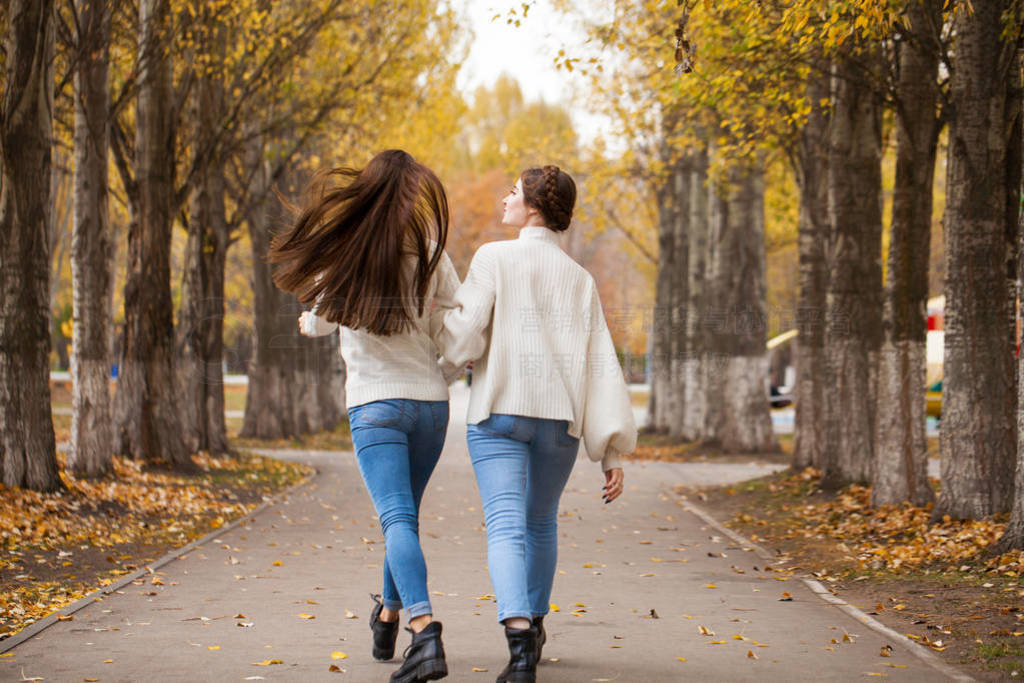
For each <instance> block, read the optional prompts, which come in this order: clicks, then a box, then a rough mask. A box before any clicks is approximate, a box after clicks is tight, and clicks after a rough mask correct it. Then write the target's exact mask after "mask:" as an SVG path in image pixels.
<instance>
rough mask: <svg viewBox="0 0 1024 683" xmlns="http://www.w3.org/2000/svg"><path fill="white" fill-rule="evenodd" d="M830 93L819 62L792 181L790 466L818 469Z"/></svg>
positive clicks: (821, 441) (821, 458) (821, 433)
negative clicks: (795, 273) (794, 289)
mask: <svg viewBox="0 0 1024 683" xmlns="http://www.w3.org/2000/svg"><path fill="white" fill-rule="evenodd" d="M830 94H831V83H830V78H829V76H828V75H827V73H825V64H824V63H821V64H819V65H818V68H817V70H815V71H813V72H812V74H811V78H810V81H809V82H808V85H807V99H808V101H809V102H810V103H811V113H810V115H809V116H808V119H807V123H806V124H804V128H803V131H802V132H801V134H800V141H799V143H798V153H797V169H796V172H797V173H796V175H797V182H798V185H799V186H800V218H799V225H798V228H797V232H798V238H797V239H798V245H799V246H798V249H799V261H800V295H799V300H798V303H797V312H796V322H797V330H798V335H797V338H796V340H795V342H796V346H795V348H794V356H795V364H796V387H795V399H796V400H795V403H796V408H795V413H796V414H795V419H794V429H793V468H794V469H797V470H802V469H804V468H805V467H818V468H820V467H821V466H822V463H823V462H824V459H825V456H824V453H825V432H824V422H825V387H826V380H825V294H826V290H827V288H828V262H827V259H826V249H825V246H826V240H827V238H828V234H829V227H828V139H829V119H830V115H829V111H828V107H827V104H826V105H823V104H822V101H823V100H824V101H825V102H828V101H829V100H830Z"/></svg>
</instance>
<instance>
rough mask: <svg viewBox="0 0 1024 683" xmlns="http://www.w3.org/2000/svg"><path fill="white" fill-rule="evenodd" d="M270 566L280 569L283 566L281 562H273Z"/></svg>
mask: <svg viewBox="0 0 1024 683" xmlns="http://www.w3.org/2000/svg"><path fill="white" fill-rule="evenodd" d="M272 564H273V565H274V566H275V567H282V566H284V562H282V561H281V560H274V561H273V563H272Z"/></svg>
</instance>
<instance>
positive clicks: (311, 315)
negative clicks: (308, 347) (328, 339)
mask: <svg viewBox="0 0 1024 683" xmlns="http://www.w3.org/2000/svg"><path fill="white" fill-rule="evenodd" d="M321 279H323V273H319V274H318V275H317V276H316V280H317V282H319V281H320V280H321ZM321 298H323V294H321V295H320V296H319V297H317V300H316V305H314V306H313V310H312V311H303V312H302V313H301V314H300V315H299V332H301V333H302V334H303V335H305V336H307V337H323V336H324V335H328V334H330V333H331V332H334V331H335V330H337V329H338V323H332V322H328V321H327V320H324V319H323V318H321V317H320V316H318V315H317V314H316V309H317V305H319V303H320V299H321Z"/></svg>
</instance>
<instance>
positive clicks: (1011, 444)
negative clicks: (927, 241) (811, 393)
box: [934, 0, 1020, 518]
mask: <svg viewBox="0 0 1024 683" xmlns="http://www.w3.org/2000/svg"><path fill="white" fill-rule="evenodd" d="M957 5H958V7H957V10H956V12H955V18H954V22H955V24H954V35H955V36H956V38H957V42H956V49H955V51H954V58H953V64H952V70H953V73H952V78H951V83H950V87H951V95H950V105H951V113H950V119H949V156H950V159H949V171H948V176H947V191H946V193H947V194H946V196H947V202H946V226H945V227H946V310H945V326H946V334H945V358H944V360H943V372H944V378H943V383H942V390H943V391H942V393H943V396H942V433H941V437H940V447H941V451H942V491H941V493H940V495H939V499H938V502H937V503H936V505H935V512H934V514H935V516H936V517H939V516H941V515H949V516H950V517H953V518H978V517H984V516H985V515H990V514H993V513H996V512H1002V511H1006V510H1009V509H1010V507H1011V503H1012V499H1013V472H1014V467H1015V460H1016V444H1017V435H1016V431H1015V428H1016V421H1015V419H1014V413H1015V410H1016V398H1017V397H1016V395H1015V392H1014V379H1013V377H1014V375H1013V373H1014V370H1015V367H1014V359H1013V347H1012V346H1011V345H1009V344H1008V343H1007V338H1006V337H1007V335H1006V331H1007V330H1008V329H1011V328H1010V325H1011V320H1012V312H1011V310H1010V306H1009V305H1008V298H1007V296H1006V282H1005V278H1006V262H1007V245H1006V239H1005V229H1006V223H1007V202H1006V197H1005V196H1004V194H1003V193H1004V190H1005V186H1004V185H1005V181H1006V177H1007V171H1008V165H1010V164H1014V165H1016V164H1019V163H1020V159H1019V158H1016V157H1015V158H1009V153H1010V152H1009V147H1010V146H1009V144H1008V142H1009V136H1008V135H1007V133H1006V129H1005V126H1006V122H1007V121H1008V120H1010V118H1011V117H1010V114H1011V110H1012V109H1013V108H1015V107H1016V103H1015V102H1013V101H1012V100H1011V98H1010V97H1008V89H1007V87H1006V82H1007V78H1008V70H1009V69H1011V68H1014V67H1015V66H1016V65H1015V63H1014V61H1015V60H1014V57H1015V53H1016V49H1015V46H1012V45H1009V44H1007V43H1006V42H1004V40H1003V39H1002V37H1001V36H1002V28H1003V27H1002V14H1003V12H1004V11H1005V10H1006V8H1007V6H1008V3H1007V2H1006V1H1005V0H999V1H993V2H987V3H974V4H973V11H970V10H969V8H968V7H967V6H966V5H967V3H966V2H959V3H957Z"/></svg>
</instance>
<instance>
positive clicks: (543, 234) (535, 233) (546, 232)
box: [519, 225, 558, 244]
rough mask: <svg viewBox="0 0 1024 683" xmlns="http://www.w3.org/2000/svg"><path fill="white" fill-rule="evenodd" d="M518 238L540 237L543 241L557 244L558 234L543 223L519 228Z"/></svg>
mask: <svg viewBox="0 0 1024 683" xmlns="http://www.w3.org/2000/svg"><path fill="white" fill-rule="evenodd" d="M519 239H521V240H522V239H541V240H544V241H545V242H551V243H552V244H558V235H557V234H556V233H555V231H554V230H551V229H550V228H546V227H544V226H543V225H529V226H527V227H525V228H521V229H520V230H519Z"/></svg>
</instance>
